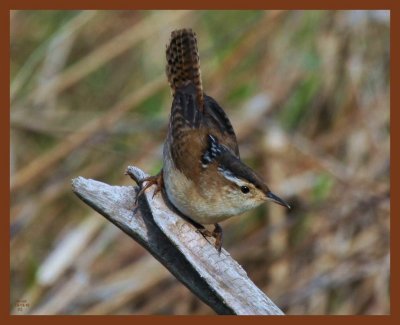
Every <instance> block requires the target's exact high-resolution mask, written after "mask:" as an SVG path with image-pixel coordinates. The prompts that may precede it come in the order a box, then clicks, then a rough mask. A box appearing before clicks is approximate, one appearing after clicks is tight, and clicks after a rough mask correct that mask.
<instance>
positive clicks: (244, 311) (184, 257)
mask: <svg viewBox="0 0 400 325" xmlns="http://www.w3.org/2000/svg"><path fill="white" fill-rule="evenodd" d="M128 171H129V173H131V174H132V175H134V176H135V177H136V179H139V180H140V179H143V178H144V177H146V176H147V175H146V174H145V173H144V172H143V171H141V170H140V169H138V168H136V167H128ZM72 187H73V191H74V192H75V194H77V195H78V197H79V198H81V199H82V200H83V201H84V202H85V203H87V204H88V205H89V206H91V207H92V208H93V209H95V210H96V211H98V212H99V213H100V214H102V215H103V216H104V217H106V218H107V219H108V220H109V221H111V222H112V223H113V224H115V225H116V226H118V227H119V228H120V229H121V230H123V231H124V232H125V233H126V234H128V235H129V236H130V237H132V238H133V239H134V240H136V241H137V242H139V243H140V244H141V245H142V246H143V247H144V248H146V249H147V250H148V251H149V252H150V253H151V254H152V255H153V256H154V257H155V258H156V259H157V260H158V261H160V262H161V263H162V264H163V265H164V266H165V267H166V268H167V269H168V270H169V271H170V272H171V273H172V274H173V275H174V276H175V277H176V278H177V279H178V280H179V281H181V282H182V283H183V284H184V285H185V286H187V287H188V288H189V289H190V290H191V291H192V292H193V293H194V294H196V295H197V296H198V297H199V298H200V299H201V300H203V301H204V302H205V303H206V304H208V305H209V306H210V307H211V308H212V309H214V311H216V312H217V313H219V314H237V315H282V314H283V313H282V311H281V310H280V309H279V308H278V307H277V306H276V305H275V304H274V303H273V302H272V301H271V300H270V299H269V298H268V297H267V296H266V295H265V294H264V293H263V292H262V291H261V290H260V289H259V288H258V287H257V286H256V285H255V284H254V283H253V282H252V281H251V280H250V279H249V278H248V277H247V274H246V272H245V271H244V270H243V268H242V267H241V266H240V265H239V264H238V263H237V262H236V261H235V260H234V259H232V257H231V256H230V254H229V253H228V252H227V251H226V250H224V249H222V252H221V254H220V255H219V254H218V252H217V251H216V249H215V248H214V246H213V245H211V244H210V243H209V242H208V241H207V240H205V239H204V237H203V236H202V235H201V234H199V233H198V232H196V228H195V227H194V226H192V225H191V224H190V223H188V222H187V221H186V220H184V219H183V218H181V217H180V216H178V215H176V214H175V213H173V212H171V211H170V210H169V209H168V208H167V207H166V205H165V203H164V201H163V200H162V198H161V196H160V194H157V195H156V196H155V197H154V198H153V197H152V196H153V191H152V189H154V188H149V189H148V190H147V191H146V194H145V195H144V196H142V197H141V198H140V199H139V201H138V205H137V207H135V197H136V194H137V192H138V187H133V186H111V185H108V184H105V183H101V182H98V181H95V180H90V179H85V178H83V177H78V178H75V179H74V180H73V181H72Z"/></svg>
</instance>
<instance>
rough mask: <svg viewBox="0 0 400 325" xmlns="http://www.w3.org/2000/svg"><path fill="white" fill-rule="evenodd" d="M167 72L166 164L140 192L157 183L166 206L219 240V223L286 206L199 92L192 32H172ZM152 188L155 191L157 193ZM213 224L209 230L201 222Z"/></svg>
mask: <svg viewBox="0 0 400 325" xmlns="http://www.w3.org/2000/svg"><path fill="white" fill-rule="evenodd" d="M166 56H167V67H166V73H167V77H168V81H169V84H170V86H171V89H172V92H173V102H172V108H171V115H170V120H169V129H168V136H167V139H166V141H165V144H164V152H163V158H164V165H163V168H162V170H161V171H160V173H159V174H158V175H156V176H152V177H149V178H147V179H145V180H143V181H142V182H141V184H143V182H144V181H147V183H146V185H145V186H144V187H142V190H141V191H140V193H139V195H140V194H142V193H143V192H144V191H145V190H146V189H147V188H148V187H149V186H151V185H153V184H157V186H158V187H157V190H156V192H157V191H159V190H162V191H163V194H164V197H165V198H166V199H167V200H168V203H169V204H170V206H171V205H172V206H173V207H174V208H175V210H177V211H179V212H180V213H181V214H183V215H184V216H186V217H187V218H189V219H191V220H193V221H195V223H196V224H198V227H199V231H200V232H201V233H202V234H203V235H204V236H213V237H215V247H216V248H217V250H218V251H220V250H221V246H222V228H221V227H220V226H219V225H218V222H221V221H223V220H225V219H227V218H230V217H232V216H235V215H238V214H241V213H243V212H245V211H247V210H249V209H252V208H254V207H256V206H258V205H260V204H261V203H263V202H265V201H267V200H271V201H273V202H275V203H278V204H280V205H283V206H286V207H287V208H290V206H289V205H288V204H287V203H286V202H285V201H283V200H282V199H280V198H279V197H278V196H276V195H275V194H273V193H272V192H271V191H270V190H269V188H268V186H267V185H266V184H265V183H264V182H263V180H262V179H261V177H260V176H258V175H257V174H256V173H255V172H254V171H253V170H252V169H251V168H250V167H248V166H246V165H245V164H244V163H243V162H242V161H241V160H240V155H239V148H238V144H237V140H236V135H235V132H234V130H233V127H232V124H231V123H230V121H229V119H228V117H227V116H226V114H225V112H224V110H223V109H222V108H221V107H220V106H219V105H218V103H217V102H216V101H215V100H214V99H213V98H211V97H210V96H207V95H206V94H205V93H204V92H203V86H202V81H201V73H200V59H199V53H198V49H197V39H196V34H195V33H194V32H193V31H192V30H191V29H181V30H176V31H173V32H172V35H171V39H170V42H169V44H168V46H167V51H166ZM156 192H155V193H156ZM206 224H214V225H215V229H214V231H213V232H212V233H211V232H210V231H208V230H207V229H206V228H204V227H203V226H202V225H206Z"/></svg>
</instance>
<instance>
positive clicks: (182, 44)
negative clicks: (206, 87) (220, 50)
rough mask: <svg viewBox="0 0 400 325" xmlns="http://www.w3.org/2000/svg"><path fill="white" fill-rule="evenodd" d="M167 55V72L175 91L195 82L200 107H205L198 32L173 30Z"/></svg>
mask: <svg viewBox="0 0 400 325" xmlns="http://www.w3.org/2000/svg"><path fill="white" fill-rule="evenodd" d="M166 56H167V67H166V72H167V77H168V82H169V84H170V86H171V88H172V91H173V93H175V92H176V90H179V89H182V88H184V87H186V86H187V85H189V84H193V85H194V86H195V88H196V97H197V101H198V104H199V107H201V108H203V104H204V95H203V86H202V82H201V73H200V58H199V52H198V49H197V39H196V33H194V32H193V31H192V30H191V29H180V30H175V31H173V32H172V34H171V39H170V42H169V44H168V45H167V51H166Z"/></svg>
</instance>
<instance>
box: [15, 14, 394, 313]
mask: <svg viewBox="0 0 400 325" xmlns="http://www.w3.org/2000/svg"><path fill="white" fill-rule="evenodd" d="M10 15H11V17H10V18H11V44H10V45H11V57H10V65H11V86H10V96H11V130H10V133H11V153H10V161H11V196H12V199H11V210H10V231H11V288H10V290H11V302H10V310H11V312H12V313H15V314H21V313H28V314H214V312H213V311H212V310H211V309H210V308H209V307H208V306H207V305H205V304H204V303H202V302H201V301H200V300H199V299H197V298H196V297H195V296H194V295H193V294H191V293H190V292H189V290H188V289H186V287H184V286H183V285H182V284H180V283H179V282H178V281H177V280H176V279H175V278H174V277H173V276H172V275H170V274H169V273H168V272H167V271H166V270H165V269H164V268H163V267H162V266H161V265H160V264H159V263H158V262H157V261H156V260H155V259H153V258H152V257H151V256H150V255H149V254H148V253H147V252H146V251H145V250H144V249H142V248H141V246H139V244H137V243H136V242H134V241H132V240H131V239H130V238H129V237H128V236H127V235H125V234H124V233H122V232H121V231H120V230H118V229H117V228H116V227H115V226H113V225H112V224H110V223H109V222H107V221H106V220H105V219H103V218H102V217H101V216H100V215H98V214H97V213H95V212H94V211H92V210H91V209H90V208H89V207H87V206H85V204H83V203H82V202H81V201H80V200H78V199H77V197H75V196H74V194H73V193H72V191H71V186H70V181H71V179H72V178H74V177H76V176H84V177H86V178H94V179H97V180H101V181H103V182H107V183H110V184H114V185H133V184H132V181H131V180H130V179H128V178H127V177H126V176H124V171H125V168H126V166H128V165H136V166H138V167H140V168H142V169H143V170H145V171H146V172H148V173H151V174H154V173H156V172H157V171H158V170H159V169H160V168H161V166H162V156H161V153H162V143H163V141H164V138H165V135H166V129H167V123H168V114H169V109H170V105H171V94H170V90H169V87H168V83H167V81H166V77H165V74H164V69H165V46H166V43H167V42H168V40H169V35H170V33H171V31H172V30H174V29H177V28H182V27H192V28H193V29H194V30H195V31H196V33H197V35H198V39H199V50H200V58H201V62H202V75H203V83H204V87H205V91H206V92H207V93H208V94H209V95H211V96H212V97H214V98H216V99H217V101H218V102H219V103H220V104H221V106H222V107H224V109H225V110H226V112H227V114H228V115H229V117H230V118H231V121H232V123H233V125H234V127H235V130H236V132H237V134H238V139H239V142H240V144H239V146H240V149H241V155H242V157H243V159H244V160H245V161H246V162H247V163H248V164H249V165H251V166H252V167H254V168H255V169H256V170H258V171H259V172H260V173H261V174H262V175H263V176H264V178H265V179H266V180H267V182H268V184H269V185H270V187H271V188H272V189H273V190H274V192H275V193H277V194H278V195H279V196H281V197H282V198H284V199H285V200H287V201H288V202H290V203H291V204H292V205H293V206H294V209H293V210H292V211H290V212H288V211H286V210H285V209H283V208H281V207H279V206H275V205H273V204H265V205H263V206H261V207H260V208H258V209H255V210H253V211H250V212H248V213H246V214H245V215H243V216H240V217H236V218H232V219H231V220H228V221H226V222H224V223H223V224H222V226H223V228H224V234H225V245H224V246H225V248H226V249H227V250H228V251H229V252H230V253H231V254H232V256H233V257H234V258H235V259H236V260H238V262H239V263H240V264H241V265H243V267H244V269H245V270H246V271H247V273H248V274H249V276H250V278H251V279H252V280H253V281H254V282H255V283H256V284H257V285H258V286H259V287H260V288H261V289H262V290H263V291H264V292H266V293H267V294H268V296H269V297H270V298H271V299H272V300H273V301H274V302H275V303H276V304H277V305H278V306H280V308H282V310H283V311H284V312H286V313H288V314H387V313H389V312H390V306H389V268H390V258H389V233H390V228H389V216H390V195H389V193H390V178H389V177H390V165H389V158H390V148H389V146H390V136H389V127H390V111H389V61H390V55H389V50H390V46H389V45H390V42H389V24H390V17H389V12H388V11H12V12H11V13H10Z"/></svg>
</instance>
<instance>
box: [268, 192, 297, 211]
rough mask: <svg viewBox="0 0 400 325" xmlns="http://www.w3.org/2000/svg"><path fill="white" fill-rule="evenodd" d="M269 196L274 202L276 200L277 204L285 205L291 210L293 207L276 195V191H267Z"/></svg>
mask: <svg viewBox="0 0 400 325" xmlns="http://www.w3.org/2000/svg"><path fill="white" fill-rule="evenodd" d="M267 198H268V199H269V200H271V201H272V202H275V203H277V204H280V205H283V206H284V207H287V208H288V209H289V210H290V209H291V207H290V205H289V204H287V203H286V202H285V201H283V200H282V199H281V198H280V197H279V196H276V195H275V194H274V193H272V192H271V191H270V192H268V193H267Z"/></svg>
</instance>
